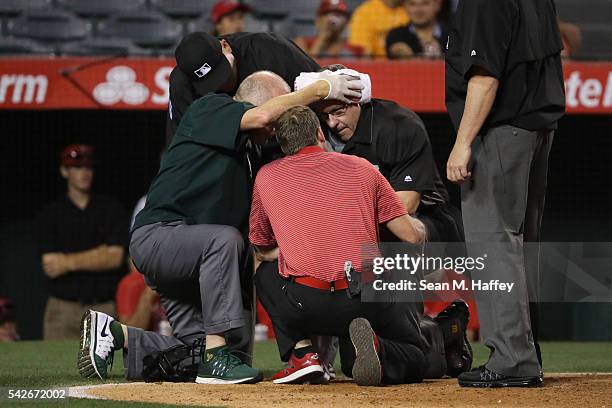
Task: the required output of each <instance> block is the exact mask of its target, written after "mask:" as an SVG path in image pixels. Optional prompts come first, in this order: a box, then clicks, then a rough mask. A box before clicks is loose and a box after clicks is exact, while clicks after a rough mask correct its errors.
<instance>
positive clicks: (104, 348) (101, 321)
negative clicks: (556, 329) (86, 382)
mask: <svg viewBox="0 0 612 408" xmlns="http://www.w3.org/2000/svg"><path fill="white" fill-rule="evenodd" d="M114 320H115V319H113V318H112V317H111V316H109V315H107V314H106V313H102V312H96V311H94V310H89V311H87V312H85V314H83V318H82V319H81V346H80V349H79V359H78V361H77V367H78V369H79V374H81V376H82V377H86V378H92V377H93V378H95V377H99V378H100V379H102V380H103V379H105V378H106V377H108V371H110V370H109V368H110V367H112V366H113V356H114V353H115V348H114V337H113V334H112V333H111V330H110V324H111V322H112V321H114Z"/></svg>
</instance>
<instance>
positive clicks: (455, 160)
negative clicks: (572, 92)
mask: <svg viewBox="0 0 612 408" xmlns="http://www.w3.org/2000/svg"><path fill="white" fill-rule="evenodd" d="M556 19H557V16H556V10H555V5H554V3H553V0H496V1H491V0H469V1H466V0H461V1H460V2H459V5H458V9H457V13H456V15H455V21H454V25H453V27H452V29H451V31H450V35H449V38H448V44H447V55H446V106H447V109H448V112H449V114H450V116H451V119H452V121H453V124H454V126H455V129H457V139H456V141H455V145H454V148H453V150H452V152H451V154H450V157H449V159H448V163H447V176H448V179H449V180H451V181H453V182H455V183H460V184H461V201H462V209H463V222H464V229H465V236H466V241H467V242H468V244H470V243H485V242H489V243H495V244H497V245H503V250H501V251H499V252H496V253H495V256H489V260H488V263H487V266H488V267H489V271H488V272H489V273H495V274H496V275H495V276H494V277H495V278H496V279H500V280H501V281H509V282H516V283H517V285H516V286H517V289H516V290H515V291H514V292H512V293H511V294H508V295H504V296H500V294H499V293H498V292H482V291H479V292H476V301H477V304H478V313H479V316H480V322H481V330H482V336H483V339H484V343H485V345H486V346H487V347H489V349H490V350H491V354H490V356H489V360H488V361H487V363H486V364H485V365H484V366H482V367H480V368H478V369H476V370H474V371H472V372H469V373H464V374H462V375H460V376H459V384H460V385H462V386H474V387H506V386H523V387H524V386H539V385H542V383H543V378H542V368H541V367H542V361H541V357H540V352H539V346H538V343H537V331H538V330H537V327H538V321H537V307H536V302H537V280H538V248H537V245H535V246H529V245H524V243H527V242H538V241H539V239H540V226H541V221H542V213H543V210H544V198H545V193H546V177H547V168H548V155H549V152H550V147H551V144H552V140H553V135H554V132H555V129H556V128H557V121H558V120H559V119H560V118H561V117H562V116H563V114H564V110H565V95H564V87H563V75H562V67H561V57H560V52H561V49H562V47H563V46H562V42H561V36H560V34H559V29H558V26H557V20H556ZM532 245H533V244H532ZM473 277H475V276H473ZM491 277H492V276H491V275H488V276H485V278H486V279H490V278H491Z"/></svg>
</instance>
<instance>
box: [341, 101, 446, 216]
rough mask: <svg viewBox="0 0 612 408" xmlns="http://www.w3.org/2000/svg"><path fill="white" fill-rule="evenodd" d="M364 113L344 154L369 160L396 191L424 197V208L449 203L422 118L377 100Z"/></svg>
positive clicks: (345, 147) (362, 112)
mask: <svg viewBox="0 0 612 408" xmlns="http://www.w3.org/2000/svg"><path fill="white" fill-rule="evenodd" d="M361 109H362V111H361V115H360V117H359V122H358V123H357V127H356V130H355V133H354V134H353V137H352V138H351V139H350V140H349V141H348V142H347V143H346V145H345V146H344V149H343V150H342V153H345V154H353V155H356V156H360V157H363V158H365V159H367V160H368V161H369V162H370V163H372V164H373V165H374V166H376V167H377V168H378V170H379V171H380V172H381V173H382V175H383V176H384V177H385V178H386V179H387V180H388V181H389V183H390V184H391V186H392V187H393V189H394V190H395V191H417V192H419V193H421V204H422V205H435V204H441V203H445V202H447V201H448V193H447V191H446V188H445V187H444V184H443V183H442V180H441V179H440V176H439V174H438V171H437V169H436V164H435V162H434V159H433V153H432V149H431V143H430V141H429V136H428V135H427V131H426V129H425V125H424V124H423V122H422V121H421V119H420V118H419V117H418V115H417V114H416V113H414V112H412V111H410V110H408V109H405V108H402V107H401V106H399V105H398V104H396V103H395V102H392V101H387V100H383V99H373V100H372V101H371V102H370V103H368V104H365V105H363V106H362V108H361Z"/></svg>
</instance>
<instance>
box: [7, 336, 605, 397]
mask: <svg viewBox="0 0 612 408" xmlns="http://www.w3.org/2000/svg"><path fill="white" fill-rule="evenodd" d="M77 349H78V341H71V342H18V343H0V387H20V388H50V387H63V386H72V385H91V384H99V383H100V381H96V380H86V379H83V378H81V377H79V375H78V373H77V371H76V355H77ZM542 350H543V359H544V364H545V366H544V369H545V371H546V372H548V373H552V372H555V373H558V372H606V373H612V343H544V344H543V345H542ZM474 352H475V361H474V363H475V364H481V363H482V362H484V361H485V360H486V356H487V354H488V352H487V350H486V348H485V347H483V346H482V345H479V344H475V345H474ZM254 363H255V366H256V367H257V368H259V369H261V370H262V371H263V372H264V374H265V375H266V376H267V377H269V376H271V375H272V374H273V373H274V372H276V370H278V369H280V368H281V367H282V364H281V362H280V360H279V359H278V354H277V350H276V345H275V344H274V343H273V342H265V343H257V344H256V348H255V356H254ZM337 370H338V371H339V367H337ZM122 371H123V361H122V356H121V354H120V353H116V355H115V364H114V368H113V371H112V375H111V377H110V378H109V379H108V380H107V381H106V382H110V383H116V382H124V381H125V380H124V379H123V375H122V374H123V373H122ZM66 404H68V405H69V406H71V407H124V406H125V407H138V406H144V407H150V408H152V407H156V406H167V405H159V404H145V403H126V402H121V403H119V402H112V401H93V400H79V399H74V398H70V399H68V400H66V401H64V402H47V403H46V404H37V403H32V402H29V403H27V405H26V406H28V407H32V406H46V407H48V406H63V405H66ZM0 405H1V406H9V405H8V403H7V401H6V400H5V401H2V400H0ZM22 405H24V404H20V405H19V406H22Z"/></svg>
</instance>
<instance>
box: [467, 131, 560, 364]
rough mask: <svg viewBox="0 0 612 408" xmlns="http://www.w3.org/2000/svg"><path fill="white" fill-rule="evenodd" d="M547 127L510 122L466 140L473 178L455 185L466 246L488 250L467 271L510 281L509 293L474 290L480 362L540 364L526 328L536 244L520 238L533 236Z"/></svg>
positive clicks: (530, 319) (531, 323)
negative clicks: (483, 353)
mask: <svg viewBox="0 0 612 408" xmlns="http://www.w3.org/2000/svg"><path fill="white" fill-rule="evenodd" d="M553 135H554V131H550V130H544V131H533V132H532V131H527V130H524V129H520V128H516V127H513V126H500V127H496V128H492V129H490V130H489V131H488V132H486V133H485V134H482V135H479V136H478V137H477V138H476V140H475V141H474V143H473V145H472V178H471V180H469V181H468V182H466V183H464V184H463V185H462V188H461V203H462V212H463V223H464V228H465V237H466V243H467V247H468V251H474V250H476V249H478V250H480V252H482V248H487V249H485V250H486V251H487V252H489V253H488V259H487V261H486V269H485V270H484V271H482V272H479V273H477V272H474V271H473V272H472V279H473V280H478V279H483V280H487V281H488V280H490V279H499V280H500V281H502V282H514V283H515V284H516V285H515V288H514V290H513V291H512V292H511V293H510V294H500V292H495V291H491V292H484V291H476V292H475V297H476V303H477V306H478V314H479V318H480V325H481V334H482V337H483V340H484V343H485V345H486V346H487V347H489V349H490V350H491V355H490V357H489V361H488V362H487V364H486V365H487V367H488V368H489V369H491V370H493V371H495V372H497V373H500V374H504V375H509V376H536V375H539V373H540V371H541V365H540V362H539V361H538V360H539V359H538V349H537V347H538V346H537V336H536V339H534V330H532V328H533V327H535V326H537V321H536V320H534V319H535V318H536V316H537V313H536V312H537V310H536V309H535V306H537V305H536V302H537V293H538V288H537V285H538V277H539V270H538V267H539V265H538V263H539V249H538V246H537V245H536V246H534V245H529V246H525V245H524V244H525V243H527V242H538V241H539V240H540V227H541V223H542V213H543V210H544V199H545V195H546V178H547V172H548V155H549V152H550V147H551V145H552V140H553ZM483 243H484V244H483ZM486 243H490V245H487V244H486ZM479 244H480V245H479ZM483 245H484V246H483ZM492 252H493V253H492ZM471 255H473V256H482V253H480V254H478V253H471ZM530 302H531V303H530ZM530 314H531V316H530ZM536 334H537V333H536Z"/></svg>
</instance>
